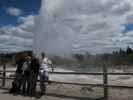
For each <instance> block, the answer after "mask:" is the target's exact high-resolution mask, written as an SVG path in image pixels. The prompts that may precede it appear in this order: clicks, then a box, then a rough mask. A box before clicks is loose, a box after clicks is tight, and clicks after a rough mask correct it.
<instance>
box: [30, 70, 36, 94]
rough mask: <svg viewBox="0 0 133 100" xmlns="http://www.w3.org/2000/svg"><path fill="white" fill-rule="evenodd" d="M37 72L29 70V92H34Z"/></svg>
mask: <svg viewBox="0 0 133 100" xmlns="http://www.w3.org/2000/svg"><path fill="white" fill-rule="evenodd" d="M37 77H38V73H35V72H31V76H30V94H34V93H35V91H36V83H37Z"/></svg>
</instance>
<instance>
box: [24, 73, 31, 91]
mask: <svg viewBox="0 0 133 100" xmlns="http://www.w3.org/2000/svg"><path fill="white" fill-rule="evenodd" d="M29 90H30V74H28V75H27V74H24V75H23V81H22V92H23V93H25V92H26V93H29Z"/></svg>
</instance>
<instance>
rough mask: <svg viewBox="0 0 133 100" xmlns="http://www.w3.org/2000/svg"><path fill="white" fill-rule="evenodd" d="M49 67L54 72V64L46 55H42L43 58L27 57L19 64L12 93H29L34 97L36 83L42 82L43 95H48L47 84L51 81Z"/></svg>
mask: <svg viewBox="0 0 133 100" xmlns="http://www.w3.org/2000/svg"><path fill="white" fill-rule="evenodd" d="M49 66H50V67H51V70H52V71H54V68H53V64H52V62H51V60H50V59H48V57H46V55H45V53H41V58H40V59H39V58H36V57H34V56H28V55H26V56H25V57H24V58H21V59H19V60H18V62H17V69H16V77H15V79H14V81H13V82H12V88H11V89H10V93H19V92H21V93H27V94H29V95H34V93H35V92H36V83H37V80H38V76H39V80H40V89H41V94H46V84H45V83H46V82H47V83H50V81H49Z"/></svg>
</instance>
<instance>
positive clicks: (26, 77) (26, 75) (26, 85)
mask: <svg viewBox="0 0 133 100" xmlns="http://www.w3.org/2000/svg"><path fill="white" fill-rule="evenodd" d="M30 70H31V57H30V56H26V57H25V62H24V63H23V66H22V71H23V72H22V74H23V81H22V92H23V93H25V92H27V93H29V90H30V76H31V71H30Z"/></svg>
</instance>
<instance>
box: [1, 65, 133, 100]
mask: <svg viewBox="0 0 133 100" xmlns="http://www.w3.org/2000/svg"><path fill="white" fill-rule="evenodd" d="M7 72H15V71H13V70H6V66H5V65H4V66H3V70H0V73H2V76H1V77H0V79H2V87H4V86H5V83H6V79H10V80H13V79H14V77H6V73H7ZM49 73H50V74H59V75H98V76H99V75H100V76H103V84H95V83H94V84H89V83H74V82H60V81H51V82H52V83H55V84H69V85H82V86H88V85H90V86H93V87H103V94H104V98H105V100H107V99H108V89H109V88H126V89H133V86H121V85H109V84H108V75H133V73H112V72H107V67H106V66H103V72H97V73H96V72H89V73H83V72H49Z"/></svg>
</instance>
